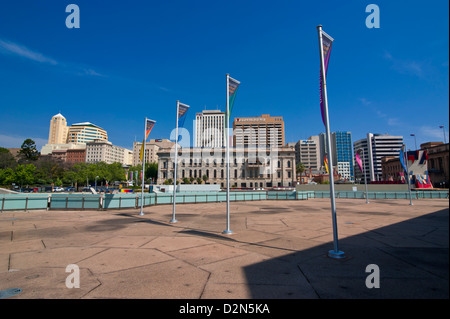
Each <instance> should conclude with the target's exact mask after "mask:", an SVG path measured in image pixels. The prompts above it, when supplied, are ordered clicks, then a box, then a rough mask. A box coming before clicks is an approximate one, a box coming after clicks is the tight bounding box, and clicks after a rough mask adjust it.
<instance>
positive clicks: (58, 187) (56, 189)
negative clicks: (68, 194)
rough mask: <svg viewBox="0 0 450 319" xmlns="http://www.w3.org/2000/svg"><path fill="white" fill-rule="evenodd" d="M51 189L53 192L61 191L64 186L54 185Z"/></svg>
mask: <svg viewBox="0 0 450 319" xmlns="http://www.w3.org/2000/svg"><path fill="white" fill-rule="evenodd" d="M53 191H54V192H63V191H64V188H62V187H61V186H55V187H53Z"/></svg>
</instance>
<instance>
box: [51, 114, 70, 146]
mask: <svg viewBox="0 0 450 319" xmlns="http://www.w3.org/2000/svg"><path fill="white" fill-rule="evenodd" d="M68 130H69V129H68V127H67V121H66V118H65V117H64V116H63V115H62V114H61V113H58V114H56V115H54V116H53V117H52V119H51V120H50V128H49V133H48V144H65V143H66V142H67V133H68Z"/></svg>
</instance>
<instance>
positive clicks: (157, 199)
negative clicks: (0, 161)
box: [0, 191, 449, 212]
mask: <svg viewBox="0 0 450 319" xmlns="http://www.w3.org/2000/svg"><path fill="white" fill-rule="evenodd" d="M335 194H336V198H349V199H365V192H363V191H356V192H355V191H336V192H335ZM448 194H449V193H448V191H414V192H412V198H413V199H415V200H418V199H427V198H431V199H433V198H448V196H449V195H448ZM329 197H330V192H329V191H299V192H297V191H234V192H230V201H233V202H239V201H261V200H308V199H310V198H329ZM368 197H369V199H409V193H408V192H368ZM225 201H226V193H225V192H203V193H201V192H189V193H188V192H186V193H177V196H176V203H179V204H197V203H218V202H225ZM172 203H173V194H171V193H144V206H151V205H165V204H172ZM0 205H1V212H3V211H29V210H107V209H123V208H138V207H140V206H141V194H140V193H134V194H126V193H124V194H95V195H94V194H76V193H75V194H73V193H72V194H27V195H24V194H17V195H16V194H8V195H0Z"/></svg>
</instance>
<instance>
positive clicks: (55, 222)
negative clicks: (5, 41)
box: [0, 199, 449, 299]
mask: <svg viewBox="0 0 450 319" xmlns="http://www.w3.org/2000/svg"><path fill="white" fill-rule="evenodd" d="M336 203H337V221H338V234H339V245H340V246H339V248H340V249H341V250H342V251H344V252H345V254H346V258H345V259H343V260H335V259H330V258H329V257H327V252H328V250H331V249H333V243H332V240H333V234H332V225H331V212H330V200H329V199H310V200H304V201H301V200H296V201H295V200H293V201H286V200H280V201H277V200H270V201H269V200H267V201H255V202H233V203H231V227H230V228H231V229H232V230H233V232H234V234H232V235H223V234H222V233H221V232H222V231H223V230H224V229H225V228H226V216H225V203H205V204H183V205H181V204H180V205H177V215H176V218H177V219H178V223H176V224H171V223H169V221H170V219H171V217H172V206H171V205H161V206H152V207H147V208H145V209H144V213H145V215H144V216H139V210H133V209H130V210H109V211H30V212H4V213H2V214H0V290H1V291H5V290H6V289H11V288H20V289H22V291H21V292H20V293H19V294H17V295H15V296H12V297H10V299H20V298H27V299H35V298H43V299H53V298H58V299H59V298H68V299H79V298H87V299H95V298H158V299H175V298H176V299H229V298H232V299H241V298H242V299H291V298H295V299H304V298H306V299H330V298H331V299H352V298H358V299H359V298H377V299H391V298H395V299H399V298H405V299H410V298H425V299H428V298H439V299H440V298H446V299H448V298H449V290H448V289H449V276H448V269H449V252H448V244H449V233H448V226H449V220H448V212H449V202H448V200H447V199H445V200H444V199H423V200H416V201H414V205H413V206H410V205H409V201H408V200H372V201H371V203H370V204H365V201H364V200H353V199H337V200H336ZM71 264H75V265H77V266H78V267H79V270H80V274H79V279H80V287H79V288H68V287H67V286H66V279H67V278H68V276H71V275H72V274H73V273H71V272H66V267H67V266H68V265H71ZM368 265H376V266H377V267H378V269H379V283H380V287H379V288H371V289H370V288H368V287H367V286H366V280H367V278H368V276H374V275H376V273H374V272H372V271H370V272H366V267H367V266H368ZM370 278H372V277H370ZM73 282H75V281H73ZM370 282H372V283H373V282H375V279H373V280H371V281H370Z"/></svg>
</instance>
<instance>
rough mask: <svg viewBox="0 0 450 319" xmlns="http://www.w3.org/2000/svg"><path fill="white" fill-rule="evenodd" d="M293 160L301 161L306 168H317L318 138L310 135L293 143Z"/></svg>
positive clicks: (315, 169)
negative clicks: (308, 137)
mask: <svg viewBox="0 0 450 319" xmlns="http://www.w3.org/2000/svg"><path fill="white" fill-rule="evenodd" d="M295 162H296V163H302V164H303V165H304V166H305V168H306V169H308V170H309V169H311V170H314V171H317V170H319V168H320V162H319V145H318V139H316V138H313V137H310V139H307V140H300V141H298V142H297V143H295Z"/></svg>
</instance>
